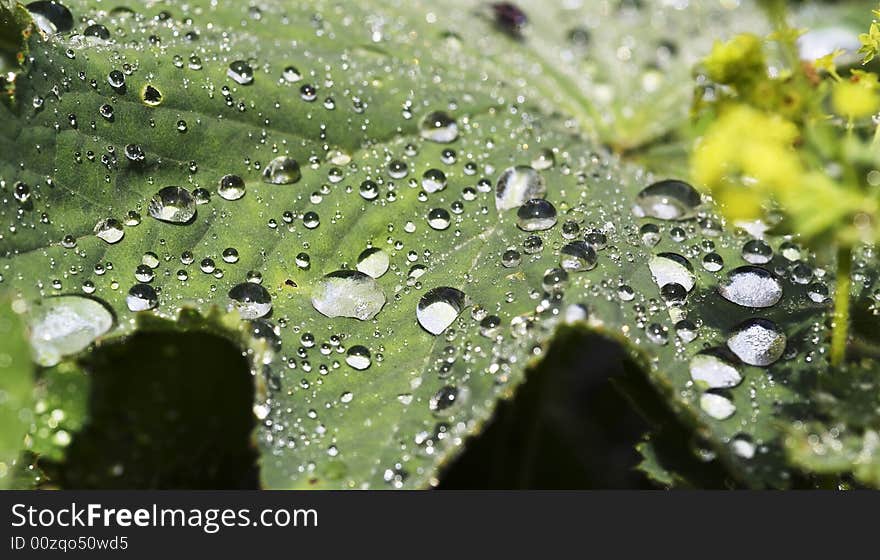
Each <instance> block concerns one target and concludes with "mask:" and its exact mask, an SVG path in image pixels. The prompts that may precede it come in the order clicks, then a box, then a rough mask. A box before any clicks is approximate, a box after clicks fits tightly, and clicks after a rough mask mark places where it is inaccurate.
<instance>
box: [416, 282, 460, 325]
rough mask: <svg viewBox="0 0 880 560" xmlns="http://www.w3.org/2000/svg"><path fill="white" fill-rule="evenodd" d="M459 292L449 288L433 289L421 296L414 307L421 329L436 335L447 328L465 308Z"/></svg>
mask: <svg viewBox="0 0 880 560" xmlns="http://www.w3.org/2000/svg"><path fill="white" fill-rule="evenodd" d="M465 299H466V298H465V295H464V292H462V291H461V290H457V289H455V288H449V287H440V288H433V289H431V290H429V291H428V292H426V293H425V295H423V296H422V299H420V300H419V304H418V306H416V319H418V321H419V324H420V325H421V326H422V328H423V329H425V330H426V331H428V332H429V333H431V334H433V335H438V334H440V333H442V332H443V331H445V330H446V329H447V328H449V326H450V325H452V323H453V322H454V321H455V319H456V318H457V317H458V315H459V314H460V313H461V311H462V309H464V307H465Z"/></svg>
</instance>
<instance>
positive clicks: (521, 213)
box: [516, 198, 556, 231]
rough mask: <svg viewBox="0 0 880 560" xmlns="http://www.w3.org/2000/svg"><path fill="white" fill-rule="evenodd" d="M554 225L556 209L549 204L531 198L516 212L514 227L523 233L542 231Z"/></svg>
mask: <svg viewBox="0 0 880 560" xmlns="http://www.w3.org/2000/svg"><path fill="white" fill-rule="evenodd" d="M555 225H556V207H554V206H553V205H552V204H551V203H550V202H548V201H546V200H543V199H540V198H532V199H530V200H527V201H526V202H525V203H524V204H523V205H522V206H520V207H519V210H517V211H516V226H517V227H518V228H519V229H521V230H523V231H543V230H547V229H550V228H552V227H553V226H555Z"/></svg>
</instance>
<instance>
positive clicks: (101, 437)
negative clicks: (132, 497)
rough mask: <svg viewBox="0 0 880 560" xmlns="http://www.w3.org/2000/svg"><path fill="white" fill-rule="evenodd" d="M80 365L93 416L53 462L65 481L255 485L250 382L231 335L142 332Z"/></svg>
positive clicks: (73, 484) (81, 484)
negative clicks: (62, 458)
mask: <svg viewBox="0 0 880 560" xmlns="http://www.w3.org/2000/svg"><path fill="white" fill-rule="evenodd" d="M82 365H83V368H84V369H85V371H87V372H88V374H89V375H90V376H91V378H92V380H91V392H90V395H89V413H88V421H87V423H86V425H85V426H84V428H83V430H82V431H80V432H79V433H77V434H76V435H75V436H74V438H73V441H72V442H71V444H70V447H69V449H68V452H67V460H66V461H65V462H64V464H63V465H55V466H54V468H55V469H57V473H56V476H55V477H54V478H55V480H56V481H58V483H59V484H60V486H61V487H63V488H108V489H113V488H137V489H141V488H162V489H175V488H188V489H220V488H256V487H257V485H258V471H257V467H256V458H257V452H256V450H255V448H254V447H253V445H252V443H251V432H252V430H253V429H254V425H255V420H254V415H253V412H252V406H253V401H254V385H253V380H252V378H251V375H250V373H249V368H248V365H247V362H246V360H245V359H244V357H242V355H241V352H240V351H239V350H238V349H237V348H236V347H235V346H234V345H233V344H231V343H230V342H229V341H227V340H225V339H223V338H220V337H218V336H215V335H210V334H201V333H139V334H136V335H134V336H133V337H131V338H130V339H128V340H127V341H126V342H125V343H124V344H123V343H111V344H107V345H105V346H103V347H101V348H99V349H98V350H96V351H95V352H94V353H93V354H92V355H91V356H90V358H89V359H88V362H86V363H83V364H82ZM49 468H50V469H51V468H52V467H51V466H50V467H49Z"/></svg>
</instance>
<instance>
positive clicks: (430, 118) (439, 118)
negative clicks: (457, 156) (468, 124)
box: [419, 111, 458, 144]
mask: <svg viewBox="0 0 880 560" xmlns="http://www.w3.org/2000/svg"><path fill="white" fill-rule="evenodd" d="M419 134H421V136H422V138H424V139H425V140H430V141H432V142H439V143H441V144H448V143H449V142H454V141H455V139H456V138H458V124H457V123H456V122H455V119H453V118H452V117H450V116H449V115H448V114H446V113H444V112H443V111H434V112H433V113H429V114H428V115H426V116H425V118H424V119H423V120H422V124H421V126H420V127H419Z"/></svg>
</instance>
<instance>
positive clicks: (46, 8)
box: [25, 0, 73, 35]
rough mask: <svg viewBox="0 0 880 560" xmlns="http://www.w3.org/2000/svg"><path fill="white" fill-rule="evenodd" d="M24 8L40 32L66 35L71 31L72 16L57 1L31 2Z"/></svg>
mask: <svg viewBox="0 0 880 560" xmlns="http://www.w3.org/2000/svg"><path fill="white" fill-rule="evenodd" d="M25 8H27V11H29V12H30V13H31V16H32V17H33V18H34V23H36V24H37V27H39V28H40V31H42V32H43V33H45V34H47V35H53V34H55V33H67V32H68V31H70V30H71V29H73V14H71V13H70V10H68V9H67V8H66V7H65V6H64V5H62V4H61V3H59V2H57V1H54V0H52V1H49V0H44V1H39V2H31V3H30V4H28V5H27V6H25Z"/></svg>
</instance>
